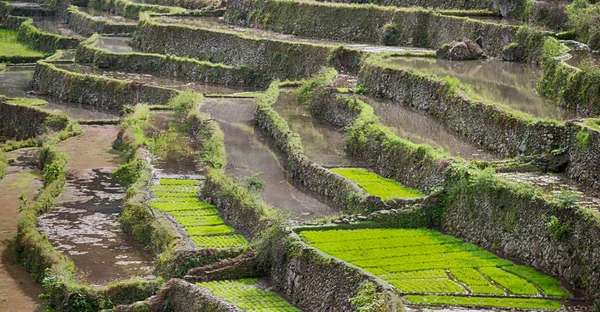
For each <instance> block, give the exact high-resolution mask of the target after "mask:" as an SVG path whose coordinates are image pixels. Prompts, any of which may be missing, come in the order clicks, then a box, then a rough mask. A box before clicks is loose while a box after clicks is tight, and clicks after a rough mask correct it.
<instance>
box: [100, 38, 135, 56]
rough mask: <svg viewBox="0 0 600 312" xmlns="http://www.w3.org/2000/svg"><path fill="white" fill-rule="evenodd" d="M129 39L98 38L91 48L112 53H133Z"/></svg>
mask: <svg viewBox="0 0 600 312" xmlns="http://www.w3.org/2000/svg"><path fill="white" fill-rule="evenodd" d="M130 42H131V38H128V37H107V36H99V37H98V39H97V40H96V41H95V42H94V44H93V46H94V47H98V48H100V49H106V50H108V51H110V52H114V53H128V52H134V50H133V48H132V47H131V45H130Z"/></svg>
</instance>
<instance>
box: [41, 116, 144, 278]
mask: <svg viewBox="0 0 600 312" xmlns="http://www.w3.org/2000/svg"><path fill="white" fill-rule="evenodd" d="M117 131H118V129H117V127H115V126H88V127H86V128H85V130H84V132H83V134H81V135H79V136H77V137H73V138H70V139H67V140H65V141H63V142H61V143H59V144H58V148H59V149H61V150H64V151H65V152H66V154H67V157H68V160H69V162H68V164H67V167H66V168H65V170H66V174H67V181H66V184H65V187H64V189H63V192H62V193H61V195H60V196H59V197H58V199H57V201H56V205H55V206H56V208H55V209H54V210H52V211H51V212H50V213H47V214H44V215H42V216H40V217H39V218H38V221H39V228H40V230H41V231H42V232H43V233H45V234H46V235H47V236H48V239H49V240H50V242H51V243H52V245H54V247H56V248H57V249H58V250H60V251H62V252H63V253H65V254H67V255H68V256H69V257H70V258H71V259H72V260H73V262H74V263H75V267H76V268H77V271H78V273H79V276H81V277H82V278H83V279H84V280H85V281H87V282H89V283H91V284H93V285H103V284H107V283H109V282H112V281H115V280H120V279H124V278H129V277H132V276H145V275H147V274H148V270H149V268H150V266H151V265H152V261H153V256H152V255H151V254H150V253H148V252H147V251H145V250H144V249H143V247H142V245H141V244H139V243H138V242H137V241H136V240H135V239H134V238H133V237H131V236H129V235H126V234H125V233H123V232H122V231H121V228H120V227H119V223H118V221H117V216H118V215H119V213H120V212H121V205H122V198H123V196H124V190H123V189H122V188H121V187H120V186H119V185H118V184H117V183H116V182H115V181H114V180H113V179H112V178H111V177H110V173H111V172H112V171H113V170H114V169H115V168H116V167H117V165H118V163H119V161H118V158H119V156H118V155H117V154H116V153H115V152H114V151H113V150H112V147H111V144H112V141H113V140H114V139H115V138H116V137H117Z"/></svg>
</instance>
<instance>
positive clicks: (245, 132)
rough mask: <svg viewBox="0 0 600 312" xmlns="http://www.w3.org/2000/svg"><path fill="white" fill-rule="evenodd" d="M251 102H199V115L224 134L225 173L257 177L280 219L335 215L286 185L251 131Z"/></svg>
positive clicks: (263, 144) (281, 171) (275, 160)
mask: <svg viewBox="0 0 600 312" xmlns="http://www.w3.org/2000/svg"><path fill="white" fill-rule="evenodd" d="M254 106H255V102H254V100H253V99H216V98H207V99H205V100H204V101H203V105H202V111H204V112H207V113H209V114H210V115H211V117H213V118H215V119H216V120H217V122H218V123H219V126H220V127H221V130H223V132H224V133H225V149H226V152H227V161H228V165H227V167H226V172H227V173H228V174H231V175H233V176H234V177H236V178H238V179H244V178H247V177H250V176H252V175H254V174H257V173H260V175H259V178H260V179H261V180H262V181H264V182H265V187H264V189H263V191H262V197H263V199H264V200H265V202H267V203H268V204H270V205H272V206H274V207H276V208H278V209H279V210H280V211H281V212H283V213H284V215H287V216H288V217H289V218H291V219H295V220H308V219H311V218H317V217H324V216H331V215H335V214H336V213H338V212H339V211H338V210H336V209H334V208H332V207H330V206H328V205H327V204H325V203H324V201H322V200H320V199H317V198H316V197H314V196H312V195H309V193H308V192H304V191H303V190H300V189H298V188H297V187H296V186H294V185H293V184H291V183H290V181H289V180H288V178H287V176H286V173H285V171H284V169H283V167H282V166H281V163H280V159H279V156H278V154H276V153H275V152H274V151H273V150H271V148H270V147H269V143H268V142H267V141H266V139H265V138H263V137H262V136H261V135H260V132H258V131H257V130H255V128H254Z"/></svg>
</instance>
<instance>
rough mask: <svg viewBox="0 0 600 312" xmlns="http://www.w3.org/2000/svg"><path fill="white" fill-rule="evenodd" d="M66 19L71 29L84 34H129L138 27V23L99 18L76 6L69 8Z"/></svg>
mask: <svg viewBox="0 0 600 312" xmlns="http://www.w3.org/2000/svg"><path fill="white" fill-rule="evenodd" d="M66 20H67V24H68V25H69V28H70V29H72V30H73V31H75V32H77V33H79V34H81V35H83V36H91V35H93V34H95V33H98V34H120V35H127V34H132V33H133V32H134V31H135V29H136V27H137V23H127V22H115V21H111V20H107V19H98V18H96V17H94V16H92V15H89V14H87V13H85V12H82V11H80V10H79V9H78V8H77V7H76V6H70V7H69V8H68V9H67V16H66Z"/></svg>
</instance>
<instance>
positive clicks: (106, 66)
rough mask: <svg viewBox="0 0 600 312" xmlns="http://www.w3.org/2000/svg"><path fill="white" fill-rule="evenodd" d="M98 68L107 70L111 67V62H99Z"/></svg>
mask: <svg viewBox="0 0 600 312" xmlns="http://www.w3.org/2000/svg"><path fill="white" fill-rule="evenodd" d="M98 67H99V68H102V69H107V68H109V67H110V62H108V61H100V62H98Z"/></svg>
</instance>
